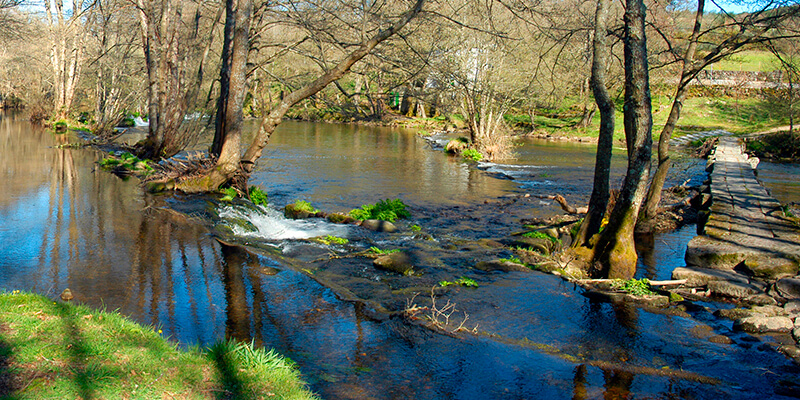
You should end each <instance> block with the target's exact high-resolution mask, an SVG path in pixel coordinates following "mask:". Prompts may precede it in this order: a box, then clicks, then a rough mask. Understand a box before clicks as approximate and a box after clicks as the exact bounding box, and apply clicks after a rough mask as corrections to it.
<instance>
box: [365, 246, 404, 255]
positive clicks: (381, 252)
mask: <svg viewBox="0 0 800 400" xmlns="http://www.w3.org/2000/svg"><path fill="white" fill-rule="evenodd" d="M399 251H400V249H392V250H381V249H379V248H377V247H375V246H372V247H370V248H369V249H367V252H369V253H373V254H381V255H384V254H392V253H397V252H399Z"/></svg>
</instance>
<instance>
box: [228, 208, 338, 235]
mask: <svg viewBox="0 0 800 400" xmlns="http://www.w3.org/2000/svg"><path fill="white" fill-rule="evenodd" d="M260 208H261V210H262V212H261V213H254V212H253V211H252V210H248V209H240V208H237V207H233V206H224V207H223V208H221V209H220V212H219V215H220V217H222V218H225V219H229V220H232V219H244V220H247V221H249V222H251V223H252V224H253V226H255V227H256V228H257V231H256V232H251V231H248V230H247V229H245V228H243V227H241V226H239V225H237V224H231V223H229V225H230V227H231V228H232V229H233V233H234V234H235V235H236V236H240V237H250V238H253V237H255V238H260V239H267V240H270V239H271V240H284V239H308V238H312V237H319V236H326V235H331V236H338V237H347V234H348V232H349V230H350V228H349V227H348V226H347V225H339V224H331V223H329V222H327V221H325V220H323V219H308V220H300V219H298V220H293V219H287V218H286V217H284V216H283V213H281V212H280V211H277V210H274V209H272V208H269V207H260Z"/></svg>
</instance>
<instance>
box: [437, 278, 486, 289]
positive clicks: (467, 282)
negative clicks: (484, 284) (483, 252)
mask: <svg viewBox="0 0 800 400" xmlns="http://www.w3.org/2000/svg"><path fill="white" fill-rule="evenodd" d="M450 285H459V286H464V287H473V288H476V287H478V282H475V280H474V279H471V278H467V277H463V276H462V277H461V278H458V279H456V280H455V282H450V281H440V282H439V286H441V287H447V286H450Z"/></svg>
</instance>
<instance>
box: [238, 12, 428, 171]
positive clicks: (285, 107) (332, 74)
mask: <svg viewBox="0 0 800 400" xmlns="http://www.w3.org/2000/svg"><path fill="white" fill-rule="evenodd" d="M424 3H425V0H417V1H416V3H415V4H414V6H413V7H412V8H411V9H409V10H407V11H406V12H405V13H404V14H403V15H402V16H401V17H400V19H399V20H398V21H397V22H395V23H394V25H392V26H390V27H388V28H386V29H383V30H380V31H379V32H378V33H377V34H376V35H375V36H373V37H372V38H370V39H369V40H367V41H365V42H363V43H362V44H361V45H360V46H359V47H358V48H357V49H356V50H354V51H353V52H352V53H350V54H349V55H348V56H347V57H346V58H345V59H344V60H342V61H341V62H340V63H339V64H338V65H336V66H335V67H334V68H333V69H331V70H330V71H328V72H326V73H325V74H323V75H322V76H320V77H319V78H317V79H316V80H315V81H314V82H312V83H311V84H309V85H308V86H305V87H302V88H300V89H298V90H295V91H294V92H292V93H289V94H288V95H287V96H286V97H284V99H283V100H282V101H281V102H280V103H279V104H278V105H277V106H276V107H275V108H273V109H272V111H271V112H270V113H269V114H267V115H266V116H264V118H263V119H262V120H261V126H260V127H259V129H258V133H257V134H256V136H255V138H254V139H253V142H252V143H251V144H250V147H249V148H248V149H247V151H246V152H245V154H244V156H243V157H242V169H243V170H244V172H245V173H246V174H250V173H251V172H252V171H253V168H255V163H256V161H257V160H258V159H259V157H261V152H262V151H263V150H264V147H265V146H266V145H267V143H268V142H269V138H270V137H271V136H272V133H273V132H275V128H276V127H277V126H278V125H279V124H280V123H281V120H282V119H283V116H284V115H286V112H287V111H289V107H291V106H293V105H295V104H297V103H298V102H300V101H301V100H303V99H306V98H308V97H310V96H312V95H314V94H315V93H317V92H319V91H320V90H322V89H324V88H325V87H326V86H328V84H330V83H331V82H333V81H335V80H337V79H340V78H341V77H343V76H344V75H345V74H346V73H347V72H348V71H349V70H350V67H352V66H353V64H355V63H356V62H358V61H359V60H361V59H362V58H364V57H365V56H366V55H367V54H369V53H370V52H371V51H372V49H374V48H375V46H377V45H378V44H380V43H381V42H383V41H384V40H386V39H388V38H390V37H391V36H392V35H394V34H395V33H397V32H398V31H399V30H400V29H402V28H403V27H404V26H406V24H408V23H409V22H410V21H411V20H412V19H414V17H416V16H417V15H418V14H419V13H420V12H421V11H422V6H423V5H424Z"/></svg>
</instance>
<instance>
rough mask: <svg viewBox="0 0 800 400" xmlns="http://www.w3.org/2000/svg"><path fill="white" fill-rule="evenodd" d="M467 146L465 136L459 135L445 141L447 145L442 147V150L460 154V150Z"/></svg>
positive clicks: (467, 140) (467, 142)
mask: <svg viewBox="0 0 800 400" xmlns="http://www.w3.org/2000/svg"><path fill="white" fill-rule="evenodd" d="M468 147H469V139H467V138H465V137H459V138H456V139H452V140H450V141H449V142H447V145H446V146H445V147H444V152H445V153H447V154H461V152H462V151H464V150H465V149H467V148H468Z"/></svg>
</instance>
